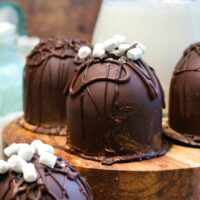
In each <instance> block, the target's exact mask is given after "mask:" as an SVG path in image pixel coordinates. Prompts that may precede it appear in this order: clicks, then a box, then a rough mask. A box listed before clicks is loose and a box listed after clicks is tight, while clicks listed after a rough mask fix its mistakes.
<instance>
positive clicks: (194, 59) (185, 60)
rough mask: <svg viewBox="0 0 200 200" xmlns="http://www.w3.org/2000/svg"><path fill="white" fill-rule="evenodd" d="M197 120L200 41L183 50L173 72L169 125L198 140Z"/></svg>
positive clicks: (188, 137) (199, 117)
mask: <svg viewBox="0 0 200 200" xmlns="http://www.w3.org/2000/svg"><path fill="white" fill-rule="evenodd" d="M199 122H200V43H195V44H192V45H191V46H189V47H188V48H187V49H186V50H185V51H184V53H183V56H182V58H181V59H180V61H179V62H178V64H177V65H176V67H175V70H174V73H173V77H172V80H171V86H170V101H169V125H170V127H171V128H172V129H173V130H175V131H176V132H178V133H179V134H181V135H182V136H184V137H186V138H187V139H188V140H190V139H192V140H194V141H195V140H196V141H197V142H198V141H200V123H199ZM177 139H178V138H177Z"/></svg>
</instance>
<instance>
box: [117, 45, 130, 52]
mask: <svg viewBox="0 0 200 200" xmlns="http://www.w3.org/2000/svg"><path fill="white" fill-rule="evenodd" d="M130 47H131V44H120V45H119V47H118V49H119V52H120V53H121V54H124V53H125V51H127V50H128V49H129V48H130Z"/></svg>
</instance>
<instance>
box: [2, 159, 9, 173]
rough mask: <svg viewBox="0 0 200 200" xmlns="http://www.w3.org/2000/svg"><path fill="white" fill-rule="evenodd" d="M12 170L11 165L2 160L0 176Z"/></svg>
mask: <svg viewBox="0 0 200 200" xmlns="http://www.w3.org/2000/svg"><path fill="white" fill-rule="evenodd" d="M9 168H10V165H9V164H8V163H7V162H6V161H4V160H0V174H5V173H6V172H7V171H8V170H9Z"/></svg>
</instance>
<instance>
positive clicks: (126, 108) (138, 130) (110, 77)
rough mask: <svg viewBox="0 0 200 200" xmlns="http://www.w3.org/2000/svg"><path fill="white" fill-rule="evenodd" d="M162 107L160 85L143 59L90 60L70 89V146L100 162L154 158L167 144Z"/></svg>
mask: <svg viewBox="0 0 200 200" xmlns="http://www.w3.org/2000/svg"><path fill="white" fill-rule="evenodd" d="M162 106H164V100H163V91H162V88H161V86H160V83H159V81H158V79H157V77H156V75H155V73H154V70H153V69H152V68H150V67H149V66H148V65H147V64H146V63H145V62H144V61H143V60H141V59H140V60H137V61H132V60H129V59H127V58H126V57H121V58H116V57H112V56H108V57H107V58H105V59H103V60H99V59H94V58H90V59H88V60H87V61H86V62H85V63H84V64H83V65H82V66H81V67H80V68H79V69H78V70H77V71H76V74H75V76H74V78H73V79H72V81H71V83H70V85H69V88H68V98H67V107H68V109H67V120H68V130H69V135H68V137H69V138H68V142H69V148H70V149H71V150H75V151H76V152H79V153H80V155H81V156H83V157H86V158H89V159H94V160H98V159H99V158H97V156H103V157H104V158H109V157H113V156H114V157H115V156H119V157H120V158H117V160H118V161H120V160H121V161H122V160H124V161H126V160H129V159H130V158H132V160H134V159H135V157H134V156H133V155H139V156H138V157H137V156H136V157H137V160H138V159H142V158H141V154H144V153H147V157H148V152H151V153H152V152H153V153H152V155H153V154H155V152H158V151H160V149H161V145H162V139H161V133H162V126H161V121H162ZM130 155H131V156H132V157H131V156H130ZM125 156H127V157H125ZM150 157H151V156H149V158H150ZM104 158H103V159H104ZM99 160H101V159H99ZM112 162H115V161H114V160H113V161H109V162H108V163H106V162H105V163H104V164H112Z"/></svg>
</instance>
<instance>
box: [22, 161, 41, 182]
mask: <svg viewBox="0 0 200 200" xmlns="http://www.w3.org/2000/svg"><path fill="white" fill-rule="evenodd" d="M22 171H23V177H24V180H25V181H26V182H28V183H31V182H35V181H36V180H37V172H36V169H35V165H34V164H32V163H28V164H26V165H24V166H23V168H22Z"/></svg>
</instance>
